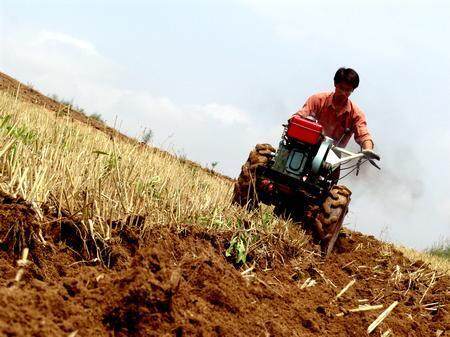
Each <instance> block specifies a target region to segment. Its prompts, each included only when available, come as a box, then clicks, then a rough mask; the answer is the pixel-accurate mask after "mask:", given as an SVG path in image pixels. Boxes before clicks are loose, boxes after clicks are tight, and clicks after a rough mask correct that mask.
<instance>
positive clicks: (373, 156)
mask: <svg viewBox="0 0 450 337" xmlns="http://www.w3.org/2000/svg"><path fill="white" fill-rule="evenodd" d="M361 152H362V153H363V154H364V155H365V156H366V157H367V158H368V159H375V160H380V156H379V155H378V154H376V153H375V152H374V151H373V150H371V149H366V150H362V151H361Z"/></svg>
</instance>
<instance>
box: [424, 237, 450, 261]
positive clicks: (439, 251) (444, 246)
mask: <svg viewBox="0 0 450 337" xmlns="http://www.w3.org/2000/svg"><path fill="white" fill-rule="evenodd" d="M427 252H428V253H429V254H431V255H436V256H439V257H442V258H446V259H450V239H446V240H441V241H440V242H438V243H436V244H434V245H433V246H432V247H431V248H428V249H427Z"/></svg>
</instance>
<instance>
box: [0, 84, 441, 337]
mask: <svg viewBox="0 0 450 337" xmlns="http://www.w3.org/2000/svg"><path fill="white" fill-rule="evenodd" d="M3 83H4V82H3ZM19 91H20V90H19ZM21 98H22V97H21V95H19V96H18V100H17V101H16V99H15V95H14V94H12V95H9V94H2V93H0V270H1V276H0V336H71V337H74V336H365V335H368V333H367V329H368V327H369V326H370V325H371V323H372V322H373V321H374V320H375V319H376V318H377V317H378V316H379V315H380V314H381V313H382V312H383V311H384V310H385V309H387V308H388V307H389V306H391V305H392V304H395V303H397V302H398V304H397V305H396V306H395V308H394V309H393V310H392V311H391V312H390V313H389V314H388V315H387V317H386V318H385V319H384V320H383V321H382V322H381V324H380V325H379V326H377V327H376V328H375V329H374V331H373V332H371V333H370V336H381V335H383V336H388V335H391V336H446V335H448V334H449V333H450V314H449V309H450V307H449V304H450V292H449V290H450V277H449V275H448V270H446V269H442V268H441V269H432V268H430V266H429V265H428V264H427V263H425V262H423V261H420V260H418V261H411V260H409V259H408V258H406V257H405V256H403V254H402V253H400V252H399V251H397V250H396V249H395V247H393V246H392V245H389V244H386V243H383V242H380V241H378V240H376V239H375V238H373V237H370V236H365V235H362V234H360V233H356V232H350V231H346V232H345V235H342V236H341V237H340V239H339V243H338V245H337V247H338V248H337V251H336V252H335V253H334V254H333V255H332V256H331V257H330V258H329V259H327V260H323V259H322V258H321V257H320V256H319V254H318V247H316V246H315V245H314V244H313V243H311V242H310V240H309V238H308V236H307V235H305V234H304V233H303V232H302V231H301V229H300V227H299V226H298V225H297V224H293V223H290V222H285V221H282V220H279V219H277V218H276V217H274V216H273V214H272V213H271V212H270V209H266V208H263V209H261V210H260V211H258V212H255V213H247V212H245V211H244V210H242V209H240V208H237V207H234V206H230V204H229V201H230V198H231V187H232V186H231V182H230V181H229V180H226V179H221V178H220V177H216V176H212V175H211V174H209V173H207V172H205V171H203V170H199V169H198V168H196V167H195V166H192V165H190V164H186V163H180V162H179V161H178V160H177V159H176V158H173V157H168V156H166V155H164V154H162V153H159V152H158V153H156V152H155V151H154V150H152V149H151V148H147V147H142V146H140V145H139V144H138V143H136V142H134V143H130V142H128V141H125V142H122V141H120V140H118V139H111V137H110V135H109V134H107V135H105V134H100V133H99V132H98V131H92V128H91V127H86V126H84V125H81V124H77V123H73V121H72V120H71V118H70V116H59V115H58V114H55V111H56V112H58V111H57V110H52V109H51V110H48V109H47V108H48V105H47V104H46V105H45V108H46V109H43V108H42V106H37V105H36V104H35V102H33V100H32V99H31V101H30V99H28V101H27V99H25V101H24V102H23V101H21ZM44 101H45V99H44V100H42V101H39V102H44ZM30 103H33V104H30ZM238 261H239V262H238ZM343 290H345V291H343Z"/></svg>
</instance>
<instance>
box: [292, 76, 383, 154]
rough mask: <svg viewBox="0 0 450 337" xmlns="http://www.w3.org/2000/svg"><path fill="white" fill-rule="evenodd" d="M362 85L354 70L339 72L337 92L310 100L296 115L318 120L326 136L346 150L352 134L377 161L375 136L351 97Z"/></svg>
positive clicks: (317, 95) (313, 97) (315, 96)
mask: <svg viewBox="0 0 450 337" xmlns="http://www.w3.org/2000/svg"><path fill="white" fill-rule="evenodd" d="M358 85H359V76H358V74H357V73H356V71H354V70H353V69H351V68H339V69H338V71H337V72H336V74H335V75H334V87H335V91H334V92H324V93H319V94H315V95H313V96H311V97H310V98H308V100H307V101H306V103H305V105H303V107H302V108H301V109H300V110H299V111H297V112H296V114H298V115H300V116H303V117H308V116H312V117H314V118H316V119H317V120H318V122H319V124H321V125H322V127H323V131H324V133H325V136H328V137H330V138H333V139H334V140H335V145H337V146H340V147H345V146H346V145H347V143H348V142H349V140H350V138H351V136H352V134H354V137H355V141H356V142H357V143H358V144H359V145H360V146H361V149H362V150H363V152H364V153H365V154H366V155H368V156H370V157H372V158H375V159H379V157H378V155H376V154H375V153H374V152H373V147H374V144H373V140H372V136H371V135H370V133H369V130H368V129H367V122H366V116H365V115H364V112H363V111H362V110H361V109H360V108H359V107H358V106H357V105H356V104H355V103H353V102H352V101H350V100H349V97H350V95H351V93H352V92H353V90H355V89H356V88H357V87H358Z"/></svg>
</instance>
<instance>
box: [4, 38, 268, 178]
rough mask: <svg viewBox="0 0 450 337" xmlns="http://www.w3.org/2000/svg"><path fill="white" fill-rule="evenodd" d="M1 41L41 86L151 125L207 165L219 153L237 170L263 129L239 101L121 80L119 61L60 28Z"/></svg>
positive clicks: (159, 136)
mask: <svg viewBox="0 0 450 337" xmlns="http://www.w3.org/2000/svg"><path fill="white" fill-rule="evenodd" d="M0 42H2V44H3V46H4V47H5V48H6V49H7V50H8V51H9V52H8V53H5V54H4V55H2V57H1V58H0V67H1V68H2V69H3V71H6V72H7V73H9V74H10V75H12V76H16V77H18V78H19V79H20V80H22V81H25V82H33V84H34V85H35V87H36V88H37V89H38V90H41V91H42V92H44V93H55V94H57V95H58V96H60V97H63V98H66V99H73V101H74V104H76V105H78V106H80V107H82V108H84V109H85V110H86V111H87V113H93V112H96V113H100V114H101V115H102V117H103V118H104V119H105V120H106V121H107V122H108V123H109V124H110V125H114V124H115V126H116V127H119V128H120V129H121V131H123V132H125V133H127V134H129V135H131V136H135V137H137V136H139V133H140V132H142V130H143V129H144V128H151V129H152V130H153V132H154V141H155V144H156V145H160V146H163V147H166V148H167V149H169V150H172V151H174V152H179V153H180V152H182V153H183V154H185V155H187V156H188V157H189V158H190V159H192V160H196V161H198V162H200V163H201V164H204V165H206V164H208V163H211V162H213V161H218V162H219V168H220V169H221V170H222V171H223V172H225V173H226V174H229V175H230V176H236V175H237V174H238V173H239V172H237V171H236V168H238V167H240V165H241V163H242V161H243V160H244V159H245V157H246V156H247V154H248V151H249V149H250V148H251V147H252V146H253V144H254V143H256V141H257V140H258V138H259V139H260V138H262V136H263V135H261V134H260V135H259V136H258V135H257V130H255V129H252V128H249V125H250V123H251V118H250V115H249V114H248V113H247V112H245V111H244V110H242V109H240V108H239V107H236V106H233V105H230V104H220V103H217V102H211V103H208V102H202V103H200V104H183V103H178V102H174V101H173V100H172V99H171V98H170V97H164V96H156V95H154V94H152V93H151V92H147V91H143V90H131V89H129V88H126V87H123V86H122V85H121V76H123V75H124V71H123V69H122V67H121V66H119V65H117V64H115V62H113V61H112V60H110V59H108V58H106V57H104V56H103V55H101V54H100V53H99V52H98V51H97V49H96V48H95V46H94V45H93V44H92V43H90V42H89V41H85V40H81V39H78V38H74V37H72V36H70V35H67V34H63V33H59V32H50V31H40V32H31V31H28V32H26V31H22V32H20V34H17V35H10V36H9V38H4V39H3V40H2V41H0ZM80 52H81V54H80Z"/></svg>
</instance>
